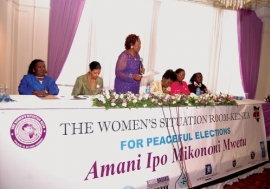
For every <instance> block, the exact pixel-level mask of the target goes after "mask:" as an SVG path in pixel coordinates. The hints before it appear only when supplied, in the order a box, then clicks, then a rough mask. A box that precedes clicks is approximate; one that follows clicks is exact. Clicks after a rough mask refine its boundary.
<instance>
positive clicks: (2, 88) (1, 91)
mask: <svg viewBox="0 0 270 189" xmlns="http://www.w3.org/2000/svg"><path fill="white" fill-rule="evenodd" d="M5 90H6V85H5V84H0V95H3V94H5Z"/></svg>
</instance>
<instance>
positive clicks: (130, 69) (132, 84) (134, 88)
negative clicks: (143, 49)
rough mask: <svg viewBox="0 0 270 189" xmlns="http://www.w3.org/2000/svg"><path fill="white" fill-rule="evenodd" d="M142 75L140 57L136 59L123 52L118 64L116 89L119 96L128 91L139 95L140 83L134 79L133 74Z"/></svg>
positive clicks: (136, 56) (116, 68) (137, 56)
mask: <svg viewBox="0 0 270 189" xmlns="http://www.w3.org/2000/svg"><path fill="white" fill-rule="evenodd" d="M139 73H140V55H139V54H138V53H137V54H136V55H135V57H133V56H132V55H131V54H129V53H128V52H127V51H123V52H122V53H121V54H120V55H119V57H118V60H117V62H116V67H115V80H114V89H115V92H116V93H118V94H124V93H126V92H128V91H130V92H132V93H134V94H138V93H139V89H140V81H137V80H134V79H133V74H139Z"/></svg>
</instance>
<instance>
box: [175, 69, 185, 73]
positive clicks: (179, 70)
mask: <svg viewBox="0 0 270 189" xmlns="http://www.w3.org/2000/svg"><path fill="white" fill-rule="evenodd" d="M183 71H185V70H184V69H182V68H178V69H177V70H175V73H176V74H179V73H180V72H183Z"/></svg>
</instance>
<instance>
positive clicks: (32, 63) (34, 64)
mask: <svg viewBox="0 0 270 189" xmlns="http://www.w3.org/2000/svg"><path fill="white" fill-rule="evenodd" d="M38 62H43V63H44V64H45V61H44V60H41V59H35V60H33V61H32V62H31V63H30V65H29V67H28V72H27V73H28V74H34V72H33V69H34V67H35V66H36V64H37V63H38Z"/></svg>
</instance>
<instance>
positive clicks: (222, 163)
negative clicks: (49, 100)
mask: <svg viewBox="0 0 270 189" xmlns="http://www.w3.org/2000/svg"><path fill="white" fill-rule="evenodd" d="M0 120H1V127H0V135H1V137H0V142H1V143H0V146H1V148H0V154H1V160H0V169H1V172H0V173H1V174H0V188H3V189H19V188H20V189H37V188H44V189H75V188H76V189H89V188H91V189H92V188H97V189H99V188H100V189H101V188H113V189H146V188H157V187H164V188H166V187H167V188H169V189H174V188H175V185H176V188H188V186H189V187H191V186H192V187H194V186H198V185H200V184H203V183H206V182H210V181H213V180H215V179H218V178H221V177H224V176H226V175H229V174H232V173H235V172H238V171H240V170H243V169H246V168H248V167H251V166H254V165H256V164H259V163H262V162H264V161H267V160H268V155H267V146H266V136H265V127H264V119H263V113H262V109H261V104H254V105H239V106H228V107H225V106H220V107H199V108H196V107H188V108H187V107H181V108H176V107H171V108H152V109H149V108H145V109H144V108H143V109H132V110H129V109H110V110H105V109H91V108H89V109H87V108H85V109H79V108H75V109H72V108H70V109H57V108H56V109H46V108H44V109H13V110H10V109H2V110H1V114H0ZM180 139H181V140H180ZM180 141H181V142H180Z"/></svg>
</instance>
